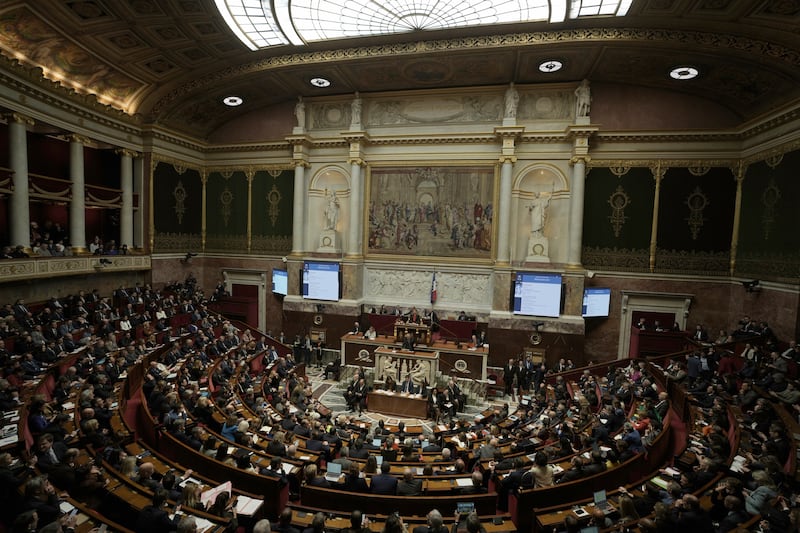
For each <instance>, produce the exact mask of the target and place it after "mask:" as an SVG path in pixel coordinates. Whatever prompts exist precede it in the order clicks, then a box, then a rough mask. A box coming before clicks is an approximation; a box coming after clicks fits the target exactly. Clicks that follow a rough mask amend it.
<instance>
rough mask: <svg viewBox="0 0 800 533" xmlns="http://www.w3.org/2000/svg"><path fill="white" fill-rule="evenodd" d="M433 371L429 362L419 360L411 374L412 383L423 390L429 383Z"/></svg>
mask: <svg viewBox="0 0 800 533" xmlns="http://www.w3.org/2000/svg"><path fill="white" fill-rule="evenodd" d="M430 371H431V365H430V363H429V362H427V361H423V360H422V359H418V360H417V363H416V364H415V365H414V368H412V369H411V370H410V371H409V373H410V374H411V381H413V382H414V385H416V386H417V387H419V388H420V389H422V387H423V386H425V384H426V383H427V381H428V375H429V374H430Z"/></svg>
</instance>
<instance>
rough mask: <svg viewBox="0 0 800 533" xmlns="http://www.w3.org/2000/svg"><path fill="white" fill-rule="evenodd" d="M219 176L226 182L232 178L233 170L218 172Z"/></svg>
mask: <svg viewBox="0 0 800 533" xmlns="http://www.w3.org/2000/svg"><path fill="white" fill-rule="evenodd" d="M219 174H220V176H222V177H223V178H225V179H226V180H229V179H231V176H233V170H220V171H219Z"/></svg>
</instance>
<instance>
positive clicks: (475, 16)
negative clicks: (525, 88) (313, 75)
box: [215, 0, 633, 50]
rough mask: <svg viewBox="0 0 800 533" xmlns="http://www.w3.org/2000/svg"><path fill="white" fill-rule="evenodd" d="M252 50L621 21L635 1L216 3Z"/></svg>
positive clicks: (267, 0)
mask: <svg viewBox="0 0 800 533" xmlns="http://www.w3.org/2000/svg"><path fill="white" fill-rule="evenodd" d="M215 1H216V4H217V9H218V10H219V12H220V14H221V15H222V17H223V18H224V19H225V22H227V24H228V26H230V28H231V30H232V31H233V32H234V33H235V34H236V36H237V37H239V39H240V40H241V41H242V42H243V43H244V44H246V45H247V46H248V47H249V48H250V49H252V50H257V49H259V48H266V47H269V46H275V45H281V44H289V43H291V44H293V45H298V46H300V45H303V44H306V43H311V42H316V41H324V40H328V39H344V38H349V37H366V36H372V35H390V34H394V33H406V32H413V31H425V30H437V29H445V28H460V27H466V26H482V25H491V24H512V23H521V22H545V21H548V22H551V23H557V22H563V21H564V20H565V19H566V18H567V17H569V18H570V19H574V18H581V17H597V16H623V15H625V14H626V13H627V12H628V9H629V8H630V5H631V2H632V1H633V0H274V1H272V2H270V0H215Z"/></svg>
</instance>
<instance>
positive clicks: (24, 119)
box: [3, 113, 36, 126]
mask: <svg viewBox="0 0 800 533" xmlns="http://www.w3.org/2000/svg"><path fill="white" fill-rule="evenodd" d="M3 116H4V117H5V118H6V120H8V121H9V122H16V123H17V124H24V125H25V126H33V125H34V124H36V122H35V121H34V120H33V119H32V118H31V117H29V116H27V115H23V114H22V113H6V114H5V115H3Z"/></svg>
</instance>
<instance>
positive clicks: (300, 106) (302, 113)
mask: <svg viewBox="0 0 800 533" xmlns="http://www.w3.org/2000/svg"><path fill="white" fill-rule="evenodd" d="M294 116H295V117H296V118H297V127H298V128H305V127H306V103H305V102H303V97H302V96H298V97H297V104H295V106H294Z"/></svg>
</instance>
